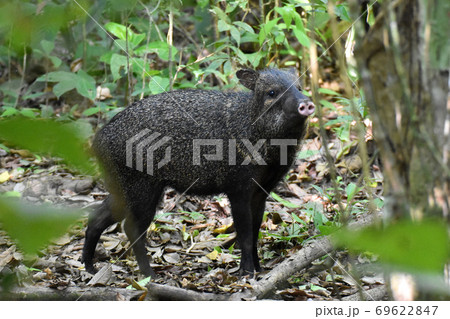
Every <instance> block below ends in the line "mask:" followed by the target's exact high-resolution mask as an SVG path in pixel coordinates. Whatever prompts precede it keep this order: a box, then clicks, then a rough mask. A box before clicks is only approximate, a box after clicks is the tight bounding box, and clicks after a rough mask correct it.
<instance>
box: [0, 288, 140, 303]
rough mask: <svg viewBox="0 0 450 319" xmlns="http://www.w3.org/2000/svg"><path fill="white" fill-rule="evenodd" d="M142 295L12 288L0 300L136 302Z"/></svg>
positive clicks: (101, 290)
mask: <svg viewBox="0 0 450 319" xmlns="http://www.w3.org/2000/svg"><path fill="white" fill-rule="evenodd" d="M143 293H144V291H138V290H131V289H125V288H110V287H86V288H77V287H68V288H66V289H62V290H59V289H52V288H42V287H26V288H14V289H12V290H11V291H8V292H3V293H1V294H0V299H1V300H28V301H31V300H34V301H56V300H66V301H75V300H85V301H88V300H97V301H106V300H110V301H111V300H137V299H139V297H140V296H141V295H142V294H143Z"/></svg>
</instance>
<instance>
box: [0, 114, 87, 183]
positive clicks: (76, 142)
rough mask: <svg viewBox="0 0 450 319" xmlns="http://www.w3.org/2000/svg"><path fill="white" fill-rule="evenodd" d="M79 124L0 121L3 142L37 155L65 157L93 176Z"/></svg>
mask: <svg viewBox="0 0 450 319" xmlns="http://www.w3.org/2000/svg"><path fill="white" fill-rule="evenodd" d="M81 134H82V132H81V131H80V128H78V124H72V123H70V124H63V123H60V122H56V121H53V120H48V119H29V118H24V117H14V118H11V119H5V120H0V139H2V140H6V141H8V142H9V143H11V144H14V145H17V146H20V147H23V148H25V149H28V150H30V151H31V152H36V153H46V154H50V155H52V156H57V157H62V158H63V159H64V160H65V161H66V162H67V163H68V164H70V165H72V166H74V167H76V168H78V169H80V170H81V171H82V172H85V173H87V174H92V173H93V172H94V166H93V164H92V162H91V161H90V158H89V156H88V155H87V154H86V153H85V151H84V148H85V146H86V145H85V144H86V141H85V140H84V139H83V138H82V137H81V136H82V135H81Z"/></svg>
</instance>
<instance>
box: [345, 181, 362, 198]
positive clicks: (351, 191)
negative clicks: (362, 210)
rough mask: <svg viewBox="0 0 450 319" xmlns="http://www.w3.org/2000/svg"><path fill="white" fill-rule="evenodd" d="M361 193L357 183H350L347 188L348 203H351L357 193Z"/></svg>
mask: <svg viewBox="0 0 450 319" xmlns="http://www.w3.org/2000/svg"><path fill="white" fill-rule="evenodd" d="M358 192H359V187H358V186H356V184H355V183H350V184H348V185H347V187H346V188H345V193H346V194H347V202H351V200H352V199H353V197H355V195H356V193H358Z"/></svg>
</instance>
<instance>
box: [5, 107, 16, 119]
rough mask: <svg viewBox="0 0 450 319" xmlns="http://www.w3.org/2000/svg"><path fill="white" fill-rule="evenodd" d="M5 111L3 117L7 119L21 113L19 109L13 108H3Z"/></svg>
mask: <svg viewBox="0 0 450 319" xmlns="http://www.w3.org/2000/svg"><path fill="white" fill-rule="evenodd" d="M3 109H4V110H5V111H4V112H3V113H2V117H7V116H11V115H16V114H18V113H19V110H18V109H16V108H14V107H11V106H3Z"/></svg>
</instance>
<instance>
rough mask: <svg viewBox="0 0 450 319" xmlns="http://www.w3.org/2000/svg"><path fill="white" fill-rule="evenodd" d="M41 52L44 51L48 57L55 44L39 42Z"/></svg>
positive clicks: (45, 41) (46, 41)
mask: <svg viewBox="0 0 450 319" xmlns="http://www.w3.org/2000/svg"><path fill="white" fill-rule="evenodd" d="M41 47H42V50H44V52H45V54H46V55H49V54H50V53H51V52H52V51H53V49H54V48H55V43H54V42H53V41H48V40H42V41H41Z"/></svg>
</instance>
